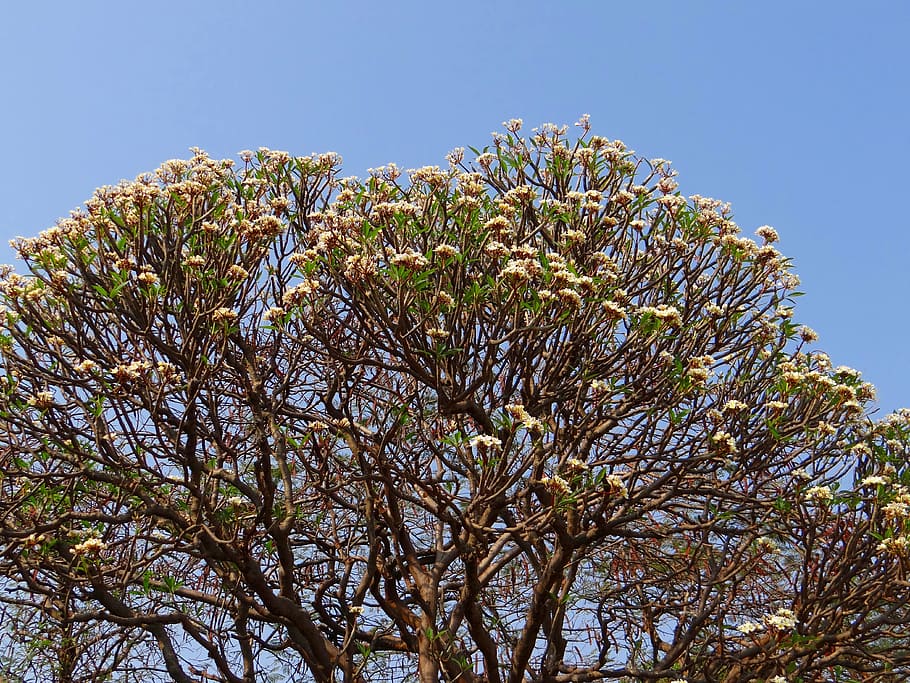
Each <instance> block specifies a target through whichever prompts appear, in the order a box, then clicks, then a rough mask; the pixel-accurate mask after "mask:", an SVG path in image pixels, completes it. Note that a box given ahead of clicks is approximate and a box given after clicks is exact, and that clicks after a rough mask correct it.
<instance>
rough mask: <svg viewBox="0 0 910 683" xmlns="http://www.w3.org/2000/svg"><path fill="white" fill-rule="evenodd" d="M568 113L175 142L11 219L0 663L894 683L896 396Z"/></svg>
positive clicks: (675, 199) (764, 251)
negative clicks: (315, 141)
mask: <svg viewBox="0 0 910 683" xmlns="http://www.w3.org/2000/svg"><path fill="white" fill-rule="evenodd" d="M580 125H581V127H582V134H581V136H580V137H579V138H577V139H575V140H571V139H569V138H568V137H567V131H566V129H565V128H558V127H555V126H543V127H541V128H540V129H537V130H535V131H534V132H533V134H532V135H530V136H529V137H527V138H524V137H522V136H521V135H520V133H519V131H520V128H521V124H520V122H519V121H517V120H516V121H510V122H508V123H507V124H506V132H504V133H503V134H497V135H496V136H494V139H493V143H492V145H491V146H490V147H488V148H485V149H483V150H476V151H475V158H474V159H473V160H472V161H470V162H468V161H466V160H465V156H464V152H463V151H462V150H456V151H455V152H453V153H452V154H451V155H450V156H449V164H448V167H447V168H445V169H440V168H438V167H426V168H420V169H415V170H411V171H408V172H407V173H404V172H402V171H401V170H400V169H398V168H397V167H395V166H394V165H390V166H386V167H383V168H379V169H374V170H372V171H371V172H370V175H369V177H368V178H367V179H365V180H359V179H356V178H342V177H341V176H340V159H339V158H338V157H337V156H335V155H331V154H328V155H316V156H311V157H290V156H288V155H287V154H284V153H280V152H273V151H269V150H260V151H259V152H257V153H244V154H243V155H242V159H243V164H242V167H239V168H234V166H233V164H232V163H231V162H230V161H215V160H212V159H210V158H208V157H207V156H206V155H205V154H204V153H203V152H201V151H198V150H197V151H195V155H194V156H193V158H192V159H190V160H188V161H177V160H174V161H170V162H167V163H165V164H164V165H163V166H162V167H161V168H160V169H158V171H156V172H155V173H154V174H150V175H144V176H140V177H139V178H137V179H136V180H135V181H133V182H124V183H122V184H120V185H118V186H115V187H106V188H102V189H100V190H99V191H98V192H96V194H95V196H94V197H93V198H92V199H91V200H90V201H89V202H87V204H86V208H85V209H84V210H80V211H78V212H74V214H73V215H72V216H71V217H70V218H67V219H64V220H61V221H60V222H59V223H58V225H57V226H55V227H53V228H51V229H49V230H47V231H45V232H44V233H42V234H41V235H39V236H38V237H36V238H32V239H23V240H19V241H18V243H17V245H16V246H17V248H18V251H19V255H20V257H21V258H22V259H23V260H24V261H25V262H26V264H27V266H28V271H29V274H28V275H19V274H16V273H14V272H13V271H12V270H10V271H8V272H6V273H5V276H4V278H3V280H2V283H0V295H2V298H3V300H4V304H5V308H4V310H3V314H2V316H3V327H4V329H3V337H2V340H0V341H2V354H3V356H2V358H3V360H2V366H3V367H2V369H3V374H2V377H0V389H2V392H0V411H2V416H3V421H4V427H5V428H4V430H3V434H2V436H0V577H2V578H0V602H2V604H3V607H2V610H3V611H2V623H3V629H4V630H3V632H2V634H0V646H2V649H0V675H3V676H6V677H7V678H9V679H10V680H22V681H35V680H59V681H89V680H102V679H105V677H110V678H112V679H116V680H124V681H157V680H173V681H199V680H211V681H225V682H229V683H253V682H254V681H264V680H268V679H269V677H270V676H285V677H288V678H289V679H294V680H314V681H345V682H346V683H348V682H349V683H366V682H367V681H389V680H401V681H405V680H419V681H421V682H422V683H430V682H435V681H459V682H464V683H469V682H475V683H480V682H481V681H484V682H487V683H500V682H502V683H504V682H506V681H508V682H509V683H519V682H524V681H529V682H530V681H534V682H540V683H544V682H552V683H557V682H558V683H563V682H564V683H568V682H570V681H578V682H581V681H599V680H614V681H642V682H644V681H685V682H690V683H696V682H699V683H702V682H704V683H708V682H724V683H733V682H735V681H753V680H754V681H773V682H775V683H777V682H779V681H791V680H793V681H796V680H802V681H821V680H830V681H849V680H881V681H892V680H893V681H897V680H904V679H906V677H907V676H908V675H910V641H908V636H910V633H908V626H907V624H908V623H910V622H908V617H910V615H908V611H907V607H906V605H907V602H908V598H910V591H908V585H907V582H906V569H907V561H908V560H907V556H908V548H910V540H908V538H910V536H908V530H910V526H908V519H910V490H908V489H907V488H905V486H906V485H907V484H910V481H908V479H910V474H908V473H907V470H906V464H905V461H906V448H907V442H908V433H910V413H906V412H902V413H897V414H895V415H892V416H889V417H888V418H886V419H884V420H882V421H880V422H878V423H873V422H871V421H870V420H869V419H868V418H867V417H866V412H867V408H866V406H867V404H868V403H869V401H871V400H872V398H873V396H874V392H873V390H872V388H871V386H870V385H868V384H867V383H865V382H863V381H862V379H861V377H860V375H859V373H858V372H856V371H855V370H852V369H850V368H846V367H832V364H831V362H830V360H829V359H828V357H827V356H826V355H825V354H824V353H822V352H820V351H813V350H811V345H812V343H813V342H814V341H815V334H814V332H812V331H811V330H810V329H808V328H805V327H801V326H799V325H797V324H796V323H794V322H793V320H792V316H793V310H792V307H791V305H792V299H793V297H794V296H796V295H797V294H798V292H795V291H794V288H795V287H796V286H797V284H798V280H797V279H796V277H795V276H794V275H793V274H792V273H791V272H790V268H789V263H788V261H787V260H786V259H785V258H784V257H783V256H782V255H781V254H780V253H779V252H778V251H777V249H776V248H775V247H774V246H773V245H774V243H775V242H776V241H777V234H776V232H775V231H774V230H773V229H772V228H769V227H767V226H764V227H762V228H760V229H759V230H758V231H757V232H758V237H759V241H758V242H756V241H753V240H752V239H749V238H746V237H743V236H742V235H741V234H740V231H739V228H738V227H737V226H736V225H735V223H734V222H733V221H732V219H731V216H730V213H729V207H728V206H726V205H724V204H722V203H721V202H719V201H716V200H712V199H708V198H705V197H700V196H697V195H696V196H693V197H690V198H688V199H687V198H685V197H683V196H681V195H680V194H679V192H678V188H677V183H676V180H675V178H674V176H675V172H673V171H672V170H671V168H670V166H669V164H668V163H667V162H665V161H663V160H659V159H658V160H645V159H640V158H637V157H635V156H634V155H633V153H632V152H631V151H629V150H627V149H626V148H625V146H624V145H623V144H622V143H621V142H619V141H615V140H614V141H611V140H607V139H605V138H602V137H598V136H595V135H591V134H590V131H589V130H588V124H587V120H586V119H583V120H582V121H581V122H580ZM48 651H49V652H50V654H48Z"/></svg>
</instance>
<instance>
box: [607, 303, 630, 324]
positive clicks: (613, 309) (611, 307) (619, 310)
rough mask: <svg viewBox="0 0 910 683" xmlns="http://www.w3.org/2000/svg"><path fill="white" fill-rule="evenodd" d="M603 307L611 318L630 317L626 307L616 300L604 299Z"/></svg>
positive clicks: (621, 318)
mask: <svg viewBox="0 0 910 683" xmlns="http://www.w3.org/2000/svg"><path fill="white" fill-rule="evenodd" d="M603 309H604V312H605V313H606V314H607V318H609V319H611V320H623V319H624V318H626V317H628V314H627V313H626V309H625V308H623V307H622V306H620V305H619V304H617V303H616V302H615V301H604V302H603Z"/></svg>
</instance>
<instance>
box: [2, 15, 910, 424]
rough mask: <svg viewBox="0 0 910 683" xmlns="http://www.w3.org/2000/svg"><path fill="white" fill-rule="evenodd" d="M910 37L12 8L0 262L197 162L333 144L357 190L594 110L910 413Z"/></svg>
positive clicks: (908, 20)
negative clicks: (708, 205)
mask: <svg viewBox="0 0 910 683" xmlns="http://www.w3.org/2000/svg"><path fill="white" fill-rule="evenodd" d="M908 35H910V3H907V2H903V1H898V0H894V1H893V2H884V1H878V0H864V1H863V2H861V3H860V2H840V1H836V0H835V1H828V2H821V1H818V2H809V1H806V2H794V1H793V0H787V1H779V0H765V1H764V2H760V3H759V2H745V1H742V2H735V1H730V0H726V1H720V0H718V1H715V2H707V1H704V2H702V1H699V0H689V1H686V0H675V1H661V0H649V1H648V2H635V1H634V0H633V1H629V0H626V1H623V2H613V1H609V0H600V1H594V0H592V1H589V2H581V1H578V2H572V1H571V0H551V1H550V2H543V1H537V0H525V1H524V2H496V1H495V0H486V1H475V0H460V1H458V2H440V1H438V0H437V1H435V2H434V1H431V0H430V1H428V0H422V1H414V2H410V1H409V2H395V1H394V0H385V1H382V2H377V1H375V0H374V1H371V2H367V1H363V0H358V1H356V2H343V1H338V2H304V1H301V2H292V1H291V0H285V1H283V2H277V1H269V0H260V1H258V2H235V1H230V0H198V1H193V0H182V1H180V2H173V1H161V0H157V1H155V2H144V3H133V2H123V1H120V2H92V1H91V0H82V1H80V2H71V1H67V2H62V1H61V2H33V3H26V2H7V3H4V4H3V8H2V10H0V136H2V144H0V150H2V152H3V154H4V157H5V158H4V163H2V164H0V237H2V238H3V239H2V240H0V242H2V244H3V246H2V247H0V262H12V261H13V259H14V257H13V255H12V253H11V252H10V251H9V250H8V249H7V248H6V246H5V244H6V241H7V239H9V238H12V237H15V236H17V235H23V236H28V235H34V234H36V233H37V232H39V231H40V230H42V229H44V228H46V227H49V226H50V225H52V224H53V222H54V221H55V219H56V218H57V217H59V216H63V215H66V214H67V213H68V212H69V210H70V209H72V208H74V207H76V206H78V205H80V204H81V203H82V202H83V201H85V200H86V199H88V198H89V196H90V195H91V193H92V191H93V189H94V188H95V187H97V186H99V185H103V184H112V183H116V182H117V181H118V180H120V179H122V178H132V177H134V176H136V175H137V174H138V173H140V172H143V171H149V170H152V169H154V168H155V167H157V166H158V165H159V164H160V163H161V162H162V161H164V160H165V159H169V158H173V157H186V156H187V155H188V148H189V147H191V146H199V147H202V148H203V149H205V150H207V151H208V152H209V153H210V154H212V155H213V156H219V157H221V156H235V155H236V153H237V152H238V151H240V150H242V149H247V148H251V149H255V148H257V147H260V146H266V147H271V148H274V149H284V150H287V151H289V152H291V153H292V154H300V155H303V154H309V153H311V152H326V151H335V152H339V153H340V154H342V156H343V157H344V159H345V171H346V173H347V174H349V175H365V170H366V169H367V168H369V167H374V166H379V165H382V164H384V163H387V162H389V161H394V162H396V163H398V164H399V165H400V166H402V167H405V168H408V167H413V166H423V165H427V164H440V165H444V164H445V160H444V155H445V153H446V152H448V151H449V150H450V149H452V148H454V147H458V146H474V147H480V146H483V145H485V144H487V143H488V141H489V135H490V132H491V131H493V130H499V129H501V128H500V127H501V122H502V121H504V120H506V119H508V118H512V117H520V118H523V119H524V121H525V125H526V127H527V128H530V127H532V126H536V125H538V124H540V123H543V122H554V123H567V124H571V123H573V122H574V121H576V120H577V119H578V118H579V116H580V115H581V114H584V113H589V114H590V115H591V120H592V123H593V128H594V133H596V134H599V135H603V136H606V137H609V138H619V139H622V140H623V141H624V142H625V143H626V144H627V145H628V146H629V147H630V148H632V149H634V150H636V151H637V152H638V153H639V154H642V155H645V156H649V157H655V156H659V157H664V158H667V159H671V160H672V161H673V162H674V166H675V167H676V168H677V169H678V171H679V173H680V177H679V182H680V190H681V191H682V192H683V193H684V194H687V195H689V194H695V193H698V194H702V195H705V196H711V197H717V198H720V199H723V200H725V201H729V202H731V203H732V205H733V209H734V212H735V218H736V220H737V222H738V223H739V224H740V225H741V226H742V227H743V229H744V231H745V232H747V233H751V232H752V231H753V230H754V229H755V228H756V227H758V226H759V225H763V224H770V225H772V226H774V227H775V228H776V229H777V230H778V231H779V232H780V234H781V238H782V239H781V245H780V247H781V250H782V251H783V252H784V253H785V254H786V255H787V256H789V257H791V258H792V259H793V260H794V261H795V264H796V272H797V273H798V274H799V275H800V277H801V278H802V281H803V285H802V290H803V291H805V292H806V293H807V294H806V296H805V297H803V298H802V299H800V300H799V301H798V305H797V308H796V317H795V319H797V320H798V321H799V322H801V323H804V324H807V325H809V326H811V327H813V328H814V329H815V330H817V331H818V332H819V334H820V335H821V339H820V341H819V343H818V344H817V347H818V348H821V349H823V350H825V351H827V352H828V353H829V354H830V355H831V357H832V360H833V361H834V363H835V364H845V365H850V366H853V367H856V368H857V369H859V370H861V371H862V372H863V374H864V377H865V378H866V379H868V380H870V381H872V382H874V383H875V385H876V386H877V387H878V389H879V399H880V405H881V409H882V413H884V412H887V411H890V410H893V409H895V408H898V407H901V406H910V346H908V342H907V340H908V337H910V310H908V306H907V301H908V295H910V274H908V264H907V259H908V256H910V220H908V212H907V208H906V204H907V198H908V196H910V193H908V190H907V187H906V186H905V185H904V183H905V182H910V173H908V171H910V169H908V163H910V133H908V125H910V122H908V119H910V117H908V114H907V109H908V104H910V87H908V72H910V69H908V67H910V57H908V51H907V49H906V41H907V36H908Z"/></svg>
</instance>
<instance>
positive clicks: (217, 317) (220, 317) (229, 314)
mask: <svg viewBox="0 0 910 683" xmlns="http://www.w3.org/2000/svg"><path fill="white" fill-rule="evenodd" d="M212 320H214V321H215V322H216V323H232V322H234V321H235V320H237V311H235V310H233V309H231V308H227V307H226V306H222V307H220V308H216V309H215V310H214V311H213V312H212Z"/></svg>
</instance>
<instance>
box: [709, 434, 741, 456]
mask: <svg viewBox="0 0 910 683" xmlns="http://www.w3.org/2000/svg"><path fill="white" fill-rule="evenodd" d="M711 445H712V447H713V448H714V450H715V451H717V452H718V453H720V454H721V455H733V454H734V453H736V452H737V451H738V450H739V448H737V446H736V439H734V438H733V435H731V434H730V433H729V432H725V431H723V430H722V429H719V430H717V431H716V432H715V433H714V434H712V435H711Z"/></svg>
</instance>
